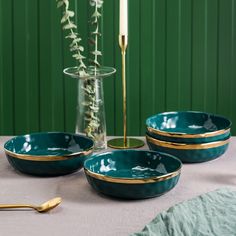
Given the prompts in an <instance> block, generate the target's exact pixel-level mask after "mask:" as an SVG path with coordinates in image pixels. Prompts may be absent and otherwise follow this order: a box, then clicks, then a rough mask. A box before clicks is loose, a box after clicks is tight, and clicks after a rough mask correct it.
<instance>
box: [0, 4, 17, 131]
mask: <svg viewBox="0 0 236 236" xmlns="http://www.w3.org/2000/svg"><path fill="white" fill-rule="evenodd" d="M12 46H13V30H12V1H10V0H9V1H5V2H3V1H0V134H13V133H14V90H13V83H14V81H13V47H12Z"/></svg>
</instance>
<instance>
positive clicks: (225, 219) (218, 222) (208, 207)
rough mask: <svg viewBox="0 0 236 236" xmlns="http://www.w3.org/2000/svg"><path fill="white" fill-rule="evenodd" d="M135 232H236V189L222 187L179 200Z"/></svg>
mask: <svg viewBox="0 0 236 236" xmlns="http://www.w3.org/2000/svg"><path fill="white" fill-rule="evenodd" d="M132 235H133V236H159V235H160V236H183V235H184V236H192V235H193V236H203V235H204V236H206V235H213V236H232V235H236V191H233V190H230V189H226V188H224V189H219V190H216V191H214V192H210V193H206V194H203V195H201V196H198V197H196V198H193V199H191V200H188V201H186V202H183V203H180V204H177V205H175V206H173V207H171V208H169V209H168V210H167V211H164V212H162V213H160V214H158V215H157V216H156V218H155V219H154V220H153V221H151V222H150V223H149V224H148V225H146V226H145V228H144V229H143V231H142V232H140V233H135V234H132Z"/></svg>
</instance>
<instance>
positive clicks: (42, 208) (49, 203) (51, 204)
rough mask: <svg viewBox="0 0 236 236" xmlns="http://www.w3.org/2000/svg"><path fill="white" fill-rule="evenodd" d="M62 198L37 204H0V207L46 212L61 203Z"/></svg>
mask: <svg viewBox="0 0 236 236" xmlns="http://www.w3.org/2000/svg"><path fill="white" fill-rule="evenodd" d="M61 201H62V199H61V198H60V197H56V198H53V199H51V200H49V201H47V202H44V203H43V204H41V205H39V206H35V205H28V204H0V209H3V208H4V209H6V208H32V209H34V210H36V211H38V212H40V213H43V212H47V211H49V210H51V209H53V208H55V207H56V206H58V205H59V204H60V203H61Z"/></svg>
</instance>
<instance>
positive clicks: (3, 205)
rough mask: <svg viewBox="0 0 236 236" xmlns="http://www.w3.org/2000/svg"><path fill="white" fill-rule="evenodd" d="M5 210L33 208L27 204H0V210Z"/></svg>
mask: <svg viewBox="0 0 236 236" xmlns="http://www.w3.org/2000/svg"><path fill="white" fill-rule="evenodd" d="M6 208H33V209H35V208H34V206H32V205H27V204H0V209H6Z"/></svg>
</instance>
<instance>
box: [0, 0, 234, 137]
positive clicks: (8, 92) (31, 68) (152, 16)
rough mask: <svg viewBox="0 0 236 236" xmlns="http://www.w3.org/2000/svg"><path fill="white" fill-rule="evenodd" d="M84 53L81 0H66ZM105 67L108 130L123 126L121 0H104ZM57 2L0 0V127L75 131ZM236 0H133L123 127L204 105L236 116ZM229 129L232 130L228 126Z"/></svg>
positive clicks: (85, 13) (72, 87)
mask: <svg viewBox="0 0 236 236" xmlns="http://www.w3.org/2000/svg"><path fill="white" fill-rule="evenodd" d="M70 3H71V7H73V8H74V9H75V10H76V13H77V16H78V18H77V17H76V21H77V23H78V25H79V31H80V33H81V36H82V37H83V44H84V46H85V50H86V52H87V53H86V54H87V55H88V48H89V46H88V43H87V38H88V35H89V25H88V17H89V15H90V13H91V10H90V9H89V5H88V1H87V0H82V1H78V0H71V1H70ZM104 4H105V5H104V9H103V13H104V14H103V20H102V22H103V25H102V32H103V35H104V37H103V40H102V43H101V46H102V50H103V54H104V58H103V64H104V65H107V66H114V67H116V69H117V73H116V75H115V76H113V77H112V78H107V79H106V80H105V81H104V89H105V103H106V115H107V129H108V133H109V134H115V135H121V134H122V133H123V120H122V83H121V55H120V48H119V45H118V33H119V0H105V1H104ZM61 14H62V12H61V11H60V10H58V9H56V3H55V1H54V0H51V1H48V0H22V1H12V0H9V1H4V0H0V134H19V133H26V132H34V131H40V130H47V131H49V130H67V131H74V127H75V116H76V112H75V109H76V105H77V92H78V89H77V81H76V80H73V79H70V78H68V77H65V76H64V75H63V73H62V70H63V68H65V67H68V66H73V65H74V64H75V62H74V61H73V59H72V58H71V53H70V52H69V50H68V46H69V42H68V41H67V40H65V39H64V36H65V32H62V30H61V25H60V17H61ZM235 14H236V2H235V0H146V1H144V0H129V46H128V51H127V88H128V91H127V92H128V96H127V98H128V101H127V103H128V134H130V135H143V134H144V132H145V125H144V122H145V119H146V117H147V116H149V115H152V114H155V113H158V112H163V111H167V110H190V109H192V110H204V111H208V112H216V113H219V114H223V115H225V116H228V117H229V118H231V119H232V121H233V122H234V121H235V122H236V109H235V106H236V100H235V98H234V94H235V91H236V45H235V44H236V43H235V41H236V29H235V27H236V17H235ZM233 132H234V134H235V133H236V128H235V127H234V126H233Z"/></svg>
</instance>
